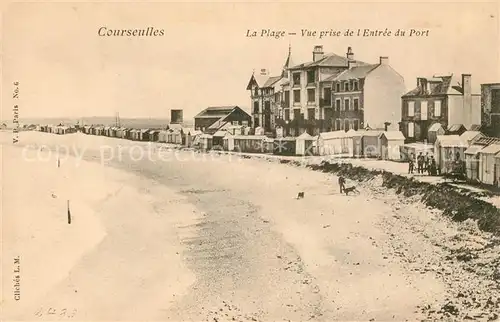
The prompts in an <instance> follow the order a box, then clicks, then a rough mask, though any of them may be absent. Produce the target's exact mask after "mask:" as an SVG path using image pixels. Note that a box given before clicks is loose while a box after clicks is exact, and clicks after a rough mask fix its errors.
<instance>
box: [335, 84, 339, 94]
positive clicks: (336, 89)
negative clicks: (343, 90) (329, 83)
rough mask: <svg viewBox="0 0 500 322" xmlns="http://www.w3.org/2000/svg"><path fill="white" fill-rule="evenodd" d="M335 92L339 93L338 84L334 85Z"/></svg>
mask: <svg viewBox="0 0 500 322" xmlns="http://www.w3.org/2000/svg"><path fill="white" fill-rule="evenodd" d="M335 91H336V92H340V83H337V84H336V85H335Z"/></svg>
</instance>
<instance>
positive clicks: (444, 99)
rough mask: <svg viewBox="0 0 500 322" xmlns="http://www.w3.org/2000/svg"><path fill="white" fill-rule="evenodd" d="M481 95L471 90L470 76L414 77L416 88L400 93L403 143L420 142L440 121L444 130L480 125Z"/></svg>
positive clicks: (472, 127) (470, 127) (471, 127)
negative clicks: (405, 141) (458, 78)
mask: <svg viewBox="0 0 500 322" xmlns="http://www.w3.org/2000/svg"><path fill="white" fill-rule="evenodd" d="M480 100H481V95H480V94H479V93H476V92H473V90H472V83H471V75H469V74H462V79H461V82H459V81H458V80H457V79H456V78H455V77H454V76H453V75H449V76H436V77H432V78H424V77H419V78H417V87H416V88H414V89H413V90H411V91H409V92H408V93H406V94H405V95H403V96H402V100H401V115H402V118H401V123H400V129H401V131H402V132H403V134H404V135H405V137H406V139H407V142H415V141H424V140H426V139H427V138H428V137H429V135H428V134H429V133H428V132H429V130H433V129H434V128H436V127H435V126H434V127H433V124H435V123H440V124H441V126H442V127H443V129H445V130H446V131H447V132H449V131H451V130H453V129H455V128H458V127H460V126H461V125H463V126H464V127H465V129H474V128H475V127H476V126H477V125H480V124H481V112H480V111H481V107H480V104H481V103H480Z"/></svg>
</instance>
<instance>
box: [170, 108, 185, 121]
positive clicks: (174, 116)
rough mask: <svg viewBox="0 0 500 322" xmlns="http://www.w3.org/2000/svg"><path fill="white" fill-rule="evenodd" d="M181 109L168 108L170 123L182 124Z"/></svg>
mask: <svg viewBox="0 0 500 322" xmlns="http://www.w3.org/2000/svg"><path fill="white" fill-rule="evenodd" d="M182 122H183V110H170V124H182Z"/></svg>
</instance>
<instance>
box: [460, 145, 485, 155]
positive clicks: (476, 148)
mask: <svg viewBox="0 0 500 322" xmlns="http://www.w3.org/2000/svg"><path fill="white" fill-rule="evenodd" d="M483 148H484V146H482V145H471V146H469V147H468V148H467V150H465V152H464V153H465V154H472V155H475V154H477V153H479V151H481V150H482V149H483Z"/></svg>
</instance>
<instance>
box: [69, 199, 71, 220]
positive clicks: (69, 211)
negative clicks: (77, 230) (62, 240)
mask: <svg viewBox="0 0 500 322" xmlns="http://www.w3.org/2000/svg"><path fill="white" fill-rule="evenodd" d="M68 224H71V211H70V210H69V200H68Z"/></svg>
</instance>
